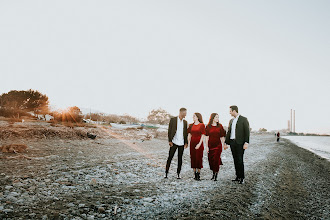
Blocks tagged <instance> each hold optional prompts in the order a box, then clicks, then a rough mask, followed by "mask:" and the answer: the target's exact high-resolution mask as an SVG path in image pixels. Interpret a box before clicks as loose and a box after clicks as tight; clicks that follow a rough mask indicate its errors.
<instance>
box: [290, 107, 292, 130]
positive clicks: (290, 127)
mask: <svg viewBox="0 0 330 220" xmlns="http://www.w3.org/2000/svg"><path fill="white" fill-rule="evenodd" d="M290 132H292V109H291V111H290Z"/></svg>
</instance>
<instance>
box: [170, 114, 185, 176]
mask: <svg viewBox="0 0 330 220" xmlns="http://www.w3.org/2000/svg"><path fill="white" fill-rule="evenodd" d="M186 115H187V109H185V108H181V109H180V112H179V116H178V117H173V118H171V120H170V123H169V125H168V143H169V146H170V150H169V155H168V158H167V162H166V170H165V178H167V177H168V172H169V169H170V165H171V161H172V159H173V157H174V154H175V151H176V150H177V149H178V168H177V178H178V179H181V176H180V172H181V167H182V156H183V150H184V148H187V147H188V139H187V137H188V132H187V129H188V123H187V121H186V120H184V118H185V117H186Z"/></svg>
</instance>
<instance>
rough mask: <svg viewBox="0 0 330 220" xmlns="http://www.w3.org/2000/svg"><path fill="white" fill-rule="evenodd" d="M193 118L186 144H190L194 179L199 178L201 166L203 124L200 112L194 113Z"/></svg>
mask: <svg viewBox="0 0 330 220" xmlns="http://www.w3.org/2000/svg"><path fill="white" fill-rule="evenodd" d="M193 120H194V123H193V124H190V125H189V128H188V146H190V159H191V168H193V170H194V172H195V180H200V172H201V168H203V150H204V146H203V141H204V136H205V125H204V124H203V118H202V115H201V114H200V113H195V114H194V115H193Z"/></svg>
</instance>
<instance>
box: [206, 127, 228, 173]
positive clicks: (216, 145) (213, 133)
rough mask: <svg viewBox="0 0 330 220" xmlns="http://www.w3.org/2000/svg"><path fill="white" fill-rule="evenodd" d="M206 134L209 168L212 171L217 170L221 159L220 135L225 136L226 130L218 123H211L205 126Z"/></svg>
mask: <svg viewBox="0 0 330 220" xmlns="http://www.w3.org/2000/svg"><path fill="white" fill-rule="evenodd" d="M206 136H209V142H208V145H209V153H208V159H209V164H210V169H211V170H212V171H213V172H219V168H220V165H222V161H221V153H222V144H221V141H220V137H225V136H226V131H225V130H224V129H223V127H222V125H221V124H219V126H212V125H211V126H207V127H206Z"/></svg>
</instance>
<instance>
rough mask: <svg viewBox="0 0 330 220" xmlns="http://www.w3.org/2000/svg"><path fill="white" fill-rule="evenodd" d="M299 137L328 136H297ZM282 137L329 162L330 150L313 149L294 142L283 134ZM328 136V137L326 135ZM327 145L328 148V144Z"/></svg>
mask: <svg viewBox="0 0 330 220" xmlns="http://www.w3.org/2000/svg"><path fill="white" fill-rule="evenodd" d="M289 137H290V136H289ZM291 137H297V136H291ZM299 137H328V136H299ZM282 138H283V139H285V140H287V141H289V142H291V143H292V144H294V145H296V146H297V147H300V148H303V149H305V150H308V151H310V152H312V153H313V154H316V155H317V156H319V157H322V158H324V159H326V160H327V161H329V162H330V152H327V151H323V150H321V149H313V148H311V147H308V146H305V145H304V144H301V143H298V142H295V141H294V140H291V139H290V138H288V137H287V136H283V137H282ZM328 138H330V137H328ZM310 144H311V143H310ZM315 144H317V143H315ZM328 147H329V148H330V146H328Z"/></svg>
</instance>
